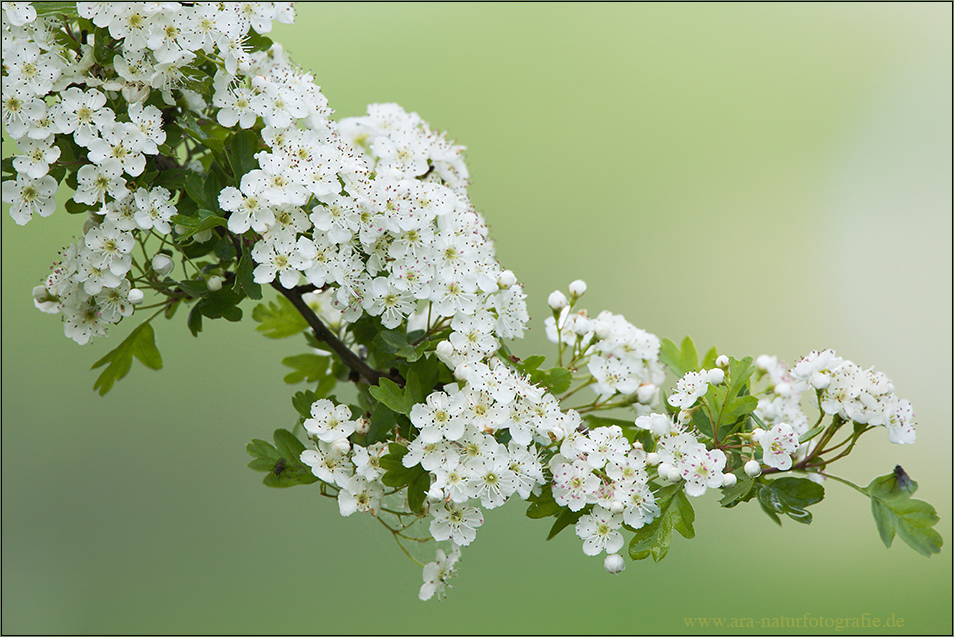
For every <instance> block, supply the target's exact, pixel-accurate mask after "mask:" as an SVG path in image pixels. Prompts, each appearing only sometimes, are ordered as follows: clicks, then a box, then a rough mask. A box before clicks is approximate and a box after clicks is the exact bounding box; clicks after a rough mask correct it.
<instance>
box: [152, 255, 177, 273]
mask: <svg viewBox="0 0 954 637" xmlns="http://www.w3.org/2000/svg"><path fill="white" fill-rule="evenodd" d="M175 267H176V264H175V263H174V262H173V260H172V259H171V258H170V257H169V255H167V254H163V253H162V252H160V253H159V254H157V255H156V256H154V257H153V258H152V270H153V272H155V273H156V274H158V275H159V276H167V275H168V274H169V273H170V272H172V270H173V268H175Z"/></svg>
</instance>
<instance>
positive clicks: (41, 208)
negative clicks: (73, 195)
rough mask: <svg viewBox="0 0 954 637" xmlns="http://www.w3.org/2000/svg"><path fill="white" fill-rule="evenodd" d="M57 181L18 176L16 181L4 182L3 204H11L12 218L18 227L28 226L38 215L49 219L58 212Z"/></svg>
mask: <svg viewBox="0 0 954 637" xmlns="http://www.w3.org/2000/svg"><path fill="white" fill-rule="evenodd" d="M56 189H57V183H56V180H55V179H53V178H52V177H50V176H49V175H45V176H43V177H40V178H39V179H31V178H30V177H28V176H27V175H25V174H22V173H21V174H18V175H17V179H16V181H13V180H12V179H11V180H8V181H5V182H3V186H2V193H3V203H8V204H10V216H11V217H13V220H14V221H15V222H16V223H17V225H20V226H22V225H26V223H27V222H28V221H30V219H31V218H32V217H33V214H34V213H36V214H38V215H40V216H41V217H49V216H50V215H51V214H53V211H54V210H56V199H55V198H54V197H55V195H56Z"/></svg>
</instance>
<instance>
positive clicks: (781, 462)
mask: <svg viewBox="0 0 954 637" xmlns="http://www.w3.org/2000/svg"><path fill="white" fill-rule="evenodd" d="M759 445H760V446H761V447H762V462H763V463H765V464H766V465H767V466H769V467H775V468H776V469H779V470H780V471H788V470H789V469H791V468H792V455H793V454H794V453H795V452H796V451H798V435H797V434H796V433H795V432H794V431H793V430H792V427H791V426H790V425H788V424H786V423H780V424H777V425H775V426H774V427H772V429H771V430H769V431H766V432H765V433H764V434H762V437H761V438H759Z"/></svg>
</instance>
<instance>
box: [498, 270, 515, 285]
mask: <svg viewBox="0 0 954 637" xmlns="http://www.w3.org/2000/svg"><path fill="white" fill-rule="evenodd" d="M516 282H517V276H516V275H515V274H514V273H513V272H511V271H510V270H504V271H503V272H501V273H500V276H498V277H497V285H499V286H500V287H501V288H502V289H504V290H509V289H510V288H511V287H513V286H514V284H515V283H516Z"/></svg>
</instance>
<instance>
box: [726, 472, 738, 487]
mask: <svg viewBox="0 0 954 637" xmlns="http://www.w3.org/2000/svg"><path fill="white" fill-rule="evenodd" d="M738 481H739V479H738V478H736V477H735V474H734V473H723V474H722V486H724V487H734V486H735V483H736V482H738Z"/></svg>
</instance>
